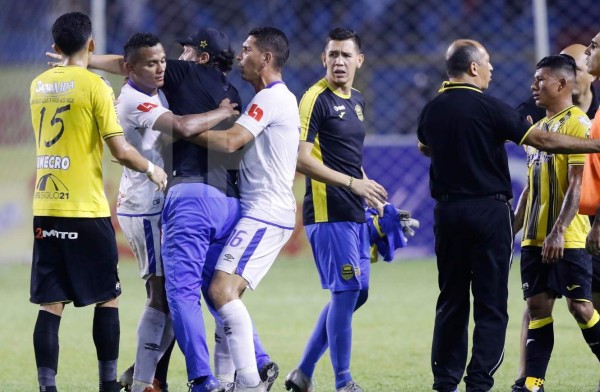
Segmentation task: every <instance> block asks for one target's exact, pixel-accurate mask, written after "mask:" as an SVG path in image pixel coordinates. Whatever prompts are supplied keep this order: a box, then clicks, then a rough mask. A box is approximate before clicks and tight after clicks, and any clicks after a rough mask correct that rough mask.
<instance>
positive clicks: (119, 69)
mask: <svg viewBox="0 0 600 392" xmlns="http://www.w3.org/2000/svg"><path fill="white" fill-rule="evenodd" d="M52 47H53V48H54V45H52ZM46 56H47V57H49V58H51V59H52V60H55V61H49V62H48V65H49V66H51V67H54V66H56V65H59V64H60V61H61V57H60V54H58V53H52V52H46ZM88 67H89V68H93V69H98V70H100V71H105V72H109V73H111V74H115V75H123V76H127V75H129V71H127V67H125V58H124V57H123V56H121V55H118V54H92V55H90V59H89V63H88Z"/></svg>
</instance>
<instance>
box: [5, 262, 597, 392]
mask: <svg viewBox="0 0 600 392" xmlns="http://www.w3.org/2000/svg"><path fill="white" fill-rule="evenodd" d="M515 267H518V262H517V263H516V264H515ZM120 271H121V279H122V282H123V295H122V296H121V311H120V317H121V354H120V359H119V371H122V370H124V369H125V368H126V367H127V366H128V365H129V364H130V363H131V362H132V361H133V358H134V353H135V350H134V349H135V332H136V328H137V319H138V317H139V314H140V311H141V308H142V305H143V302H144V296H145V293H144V289H143V285H142V282H141V280H140V279H139V278H138V276H137V267H136V265H135V264H134V263H132V262H122V263H121V269H120ZM518 275H519V274H518V268H514V269H513V271H512V274H511V281H510V292H511V298H510V303H509V313H510V316H511V320H510V323H509V329H508V334H507V345H506V357H505V360H504V364H503V365H502V367H501V368H500V370H499V371H498V372H497V373H496V376H495V379H496V386H495V388H494V390H496V391H508V390H510V388H509V387H510V385H511V384H512V382H513V378H514V376H515V374H516V368H517V362H518V336H519V324H520V317H521V314H522V310H523V305H524V302H523V301H522V300H521V297H520V284H519V276H518ZM436 282H437V273H436V268H435V263H432V262H423V261H396V262H395V263H393V264H387V263H383V262H380V263H378V264H376V265H374V266H373V269H372V280H371V292H370V297H369V301H368V302H367V304H366V305H365V307H364V308H363V309H361V310H360V311H359V312H358V313H357V314H356V316H355V319H354V345H353V356H352V359H353V360H352V372H353V375H354V378H355V379H356V380H357V381H358V382H359V383H360V384H361V386H363V388H364V389H365V390H366V391H369V392H375V391H378V392H380V391H386V392H419V391H423V392H425V391H430V390H431V383H432V376H431V371H430V367H429V355H430V349H431V334H432V329H433V319H434V313H435V311H434V308H435V301H436V295H437V283H436ZM28 290H29V266H27V265H22V264H13V265H0V297H1V298H3V299H4V306H5V309H3V312H2V317H0V337H2V340H1V343H0V358H1V361H0V363H1V367H0V369H1V371H0V390H1V391H8V392H11V391H19V392H21V391H35V390H37V376H36V371H35V361H34V355H33V348H32V337H31V336H32V331H33V326H34V323H35V318H36V316H37V311H38V308H37V306H35V305H32V304H30V303H29V302H28V298H29V291H28ZM327 299H328V293H327V292H326V291H324V290H321V288H320V286H319V283H318V277H317V274H316V271H315V268H314V265H313V262H312V260H310V259H284V258H281V259H280V260H278V261H277V262H276V263H275V265H274V266H273V268H272V269H271V271H270V273H269V274H268V275H267V277H266V278H265V279H264V281H263V282H262V283H261V285H260V286H259V288H258V290H257V292H248V293H246V295H245V298H244V301H245V302H246V304H247V305H248V308H249V311H250V314H251V315H252V317H253V319H254V321H255V324H256V326H257V328H258V330H259V332H260V334H261V338H262V340H263V343H264V345H265V347H266V348H267V350H268V351H269V352H270V354H271V356H272V358H273V359H274V360H275V361H277V362H278V363H279V365H280V369H281V374H280V378H279V379H278V380H277V382H276V384H275V386H274V387H273V390H272V391H282V390H283V378H284V377H285V375H286V374H287V372H288V371H289V370H291V369H292V368H293V367H295V366H296V364H297V362H298V360H299V358H300V355H301V353H302V350H303V348H304V344H305V342H306V339H307V338H308V335H309V333H310V331H311V329H312V327H313V324H314V322H315V320H316V318H317V315H318V313H319V311H320V309H321V308H322V306H323V305H324V304H325V302H326V301H327ZM92 313H93V308H91V307H88V308H82V309H75V308H73V307H72V306H70V305H69V306H68V307H67V308H66V310H65V313H64V315H63V316H64V317H63V320H62V322H61V329H60V358H59V373H58V376H57V383H58V386H59V388H60V391H61V392H70V391H73V392H75V391H78V392H80V391H94V390H97V387H96V383H97V381H96V380H97V364H96V359H95V358H96V357H95V350H94V346H93V342H92V336H91V322H92ZM554 318H555V332H556V344H555V348H554V355H553V357H552V360H551V362H550V366H549V369H548V377H547V378H548V381H547V389H548V390H550V391H553V392H563V391H564V392H573V391H593V390H595V389H594V388H595V385H596V384H597V383H598V378H599V372H598V363H597V361H596V358H595V357H594V356H593V354H592V353H591V351H590V350H589V348H588V347H587V346H586V344H585V342H584V341H583V338H582V337H581V332H580V331H579V328H578V327H577V325H576V324H575V322H574V320H573V319H572V317H571V316H570V315H569V314H568V312H567V310H566V305H565V302H564V300H559V301H557V304H556V310H555V314H554ZM205 320H206V328H207V330H208V331H209V332H208V336H212V333H211V331H212V329H213V322H212V320H211V319H210V317H208V316H205ZM315 381H316V386H317V391H318V392H321V391H323V392H324V391H332V390H334V389H333V375H332V371H331V363H330V361H329V357H328V354H327V353H326V355H325V357H324V358H323V359H322V360H321V361H320V363H319V366H318V368H317V371H316V373H315ZM185 383H186V376H185V365H184V362H183V359H182V355H181V353H180V352H179V351H178V349H176V350H175V352H174V354H173V359H172V364H171V367H170V374H169V385H170V391H171V392H180V391H181V392H183V391H187V388H186V387H185ZM462 390H463V391H464V384H463V385H462Z"/></svg>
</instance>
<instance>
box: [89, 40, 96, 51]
mask: <svg viewBox="0 0 600 392" xmlns="http://www.w3.org/2000/svg"><path fill="white" fill-rule="evenodd" d="M95 48H96V43H95V42H94V39H93V38H91V39H90V42H89V43H88V52H93V51H94V49H95Z"/></svg>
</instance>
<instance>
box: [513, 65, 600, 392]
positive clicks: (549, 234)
mask: <svg viewBox="0 0 600 392" xmlns="http://www.w3.org/2000/svg"><path fill="white" fill-rule="evenodd" d="M575 70H576V64H575V60H574V59H573V58H572V57H571V56H568V55H557V56H548V57H545V58H543V59H542V60H541V61H540V62H539V63H538V64H537V70H536V73H535V77H534V82H533V85H532V86H531V89H532V91H533V96H534V99H535V101H536V104H537V105H538V106H541V107H544V108H545V109H546V117H545V118H544V119H542V120H540V121H539V122H538V123H537V124H536V126H537V127H538V128H541V129H542V130H544V131H546V132H552V133H560V134H565V135H570V136H576V137H580V138H585V137H587V136H588V134H589V128H590V120H589V118H588V117H587V115H586V114H585V113H584V112H583V111H582V110H581V109H579V108H578V107H576V106H574V105H573V100H572V91H573V88H574V84H575V72H576V71H575ZM526 151H527V165H528V169H529V171H528V175H529V181H528V184H527V186H526V187H525V189H524V190H523V193H522V194H521V199H520V200H519V205H518V207H517V211H516V214H515V216H516V222H515V232H516V231H518V230H519V229H520V228H521V227H523V238H522V248H521V281H522V289H523V296H524V297H525V300H526V301H527V310H528V313H529V315H530V322H529V328H528V329H527V346H526V353H525V379H524V380H523V379H520V380H517V382H515V385H514V386H513V389H512V390H513V391H539V390H543V384H544V380H545V377H546V370H547V367H548V363H549V361H550V356H551V354H552V348H553V345H554V331H553V319H552V309H553V307H554V301H555V299H556V298H557V297H561V296H564V297H566V299H567V305H568V307H569V310H570V312H571V314H573V316H574V317H575V320H576V321H577V323H578V324H579V327H580V328H581V330H582V333H583V337H584V338H585V340H586V342H587V343H588V345H589V346H590V348H591V349H592V352H594V354H596V356H597V357H598V358H599V359H600V348H599V347H597V346H598V343H600V323H599V322H598V321H600V315H599V314H598V312H597V311H596V310H595V309H594V307H593V305H592V302H591V300H592V290H591V286H592V260H591V257H590V255H589V254H588V253H587V251H586V250H585V241H586V236H587V233H588V232H589V230H590V224H589V220H588V218H587V216H583V215H579V214H577V211H578V209H579V197H580V193H581V179H582V173H583V164H584V162H585V156H584V155H582V154H569V155H566V154H557V153H554V154H550V153H546V152H542V151H539V150H537V149H535V148H533V147H527V148H526Z"/></svg>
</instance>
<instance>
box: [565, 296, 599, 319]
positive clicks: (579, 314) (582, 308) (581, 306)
mask: <svg viewBox="0 0 600 392" xmlns="http://www.w3.org/2000/svg"><path fill="white" fill-rule="evenodd" d="M567 304H568V307H569V312H571V314H572V315H573V317H574V318H575V320H576V321H577V322H578V323H583V324H585V323H587V322H589V321H590V320H591V319H592V316H593V315H594V306H593V305H592V303H591V302H585V301H574V300H571V301H568V302H567Z"/></svg>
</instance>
